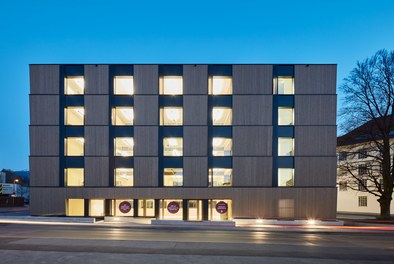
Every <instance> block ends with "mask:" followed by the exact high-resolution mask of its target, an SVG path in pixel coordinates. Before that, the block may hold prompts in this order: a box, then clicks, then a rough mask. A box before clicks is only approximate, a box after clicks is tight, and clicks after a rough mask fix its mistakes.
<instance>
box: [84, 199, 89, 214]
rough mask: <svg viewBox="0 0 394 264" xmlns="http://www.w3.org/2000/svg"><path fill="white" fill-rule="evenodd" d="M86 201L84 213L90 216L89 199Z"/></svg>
mask: <svg viewBox="0 0 394 264" xmlns="http://www.w3.org/2000/svg"><path fill="white" fill-rule="evenodd" d="M84 203H85V206H84V209H85V213H84V215H85V216H89V199H84Z"/></svg>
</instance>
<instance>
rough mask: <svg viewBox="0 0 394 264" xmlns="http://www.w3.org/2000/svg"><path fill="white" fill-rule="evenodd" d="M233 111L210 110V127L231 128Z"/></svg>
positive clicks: (228, 109)
mask: <svg viewBox="0 0 394 264" xmlns="http://www.w3.org/2000/svg"><path fill="white" fill-rule="evenodd" d="M232 118H233V111H232V109H231V108H228V107H213V108H212V125H214V126H231V125H232V122H233V121H232Z"/></svg>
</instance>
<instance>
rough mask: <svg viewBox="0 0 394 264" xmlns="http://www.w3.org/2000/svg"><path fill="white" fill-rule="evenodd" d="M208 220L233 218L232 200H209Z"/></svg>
mask: <svg viewBox="0 0 394 264" xmlns="http://www.w3.org/2000/svg"><path fill="white" fill-rule="evenodd" d="M208 220H210V221H229V220H232V201H231V200H227V199H220V200H209V202H208Z"/></svg>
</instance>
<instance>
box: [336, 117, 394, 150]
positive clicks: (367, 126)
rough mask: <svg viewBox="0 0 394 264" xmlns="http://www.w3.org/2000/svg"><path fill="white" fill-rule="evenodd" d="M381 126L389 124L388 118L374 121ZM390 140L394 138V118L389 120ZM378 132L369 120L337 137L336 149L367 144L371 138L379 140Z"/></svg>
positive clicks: (372, 121) (373, 122) (373, 121)
mask: <svg viewBox="0 0 394 264" xmlns="http://www.w3.org/2000/svg"><path fill="white" fill-rule="evenodd" d="M376 120H377V122H378V123H380V124H381V125H385V124H386V125H388V124H389V122H390V117H389V116H387V117H380V118H378V119H376ZM390 129H391V132H390V138H392V137H394V130H393V129H394V118H393V119H392V120H391V125H390ZM379 134H380V131H379V129H378V127H377V124H376V121H375V120H373V119H371V120H369V121H368V122H366V123H364V124H362V125H361V126H359V127H357V128H355V129H353V130H352V131H350V132H348V133H347V134H345V135H343V136H340V137H337V147H340V146H347V145H354V144H359V143H363V142H368V141H371V140H372V136H374V137H375V138H379V137H380V136H379Z"/></svg>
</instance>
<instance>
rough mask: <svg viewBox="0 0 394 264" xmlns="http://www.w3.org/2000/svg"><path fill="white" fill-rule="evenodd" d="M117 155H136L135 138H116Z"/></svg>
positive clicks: (115, 148)
mask: <svg viewBox="0 0 394 264" xmlns="http://www.w3.org/2000/svg"><path fill="white" fill-rule="evenodd" d="M114 150H115V153H114V155H115V156H121V157H131V156H133V155H134V139H133V138H132V137H118V138H114Z"/></svg>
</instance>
